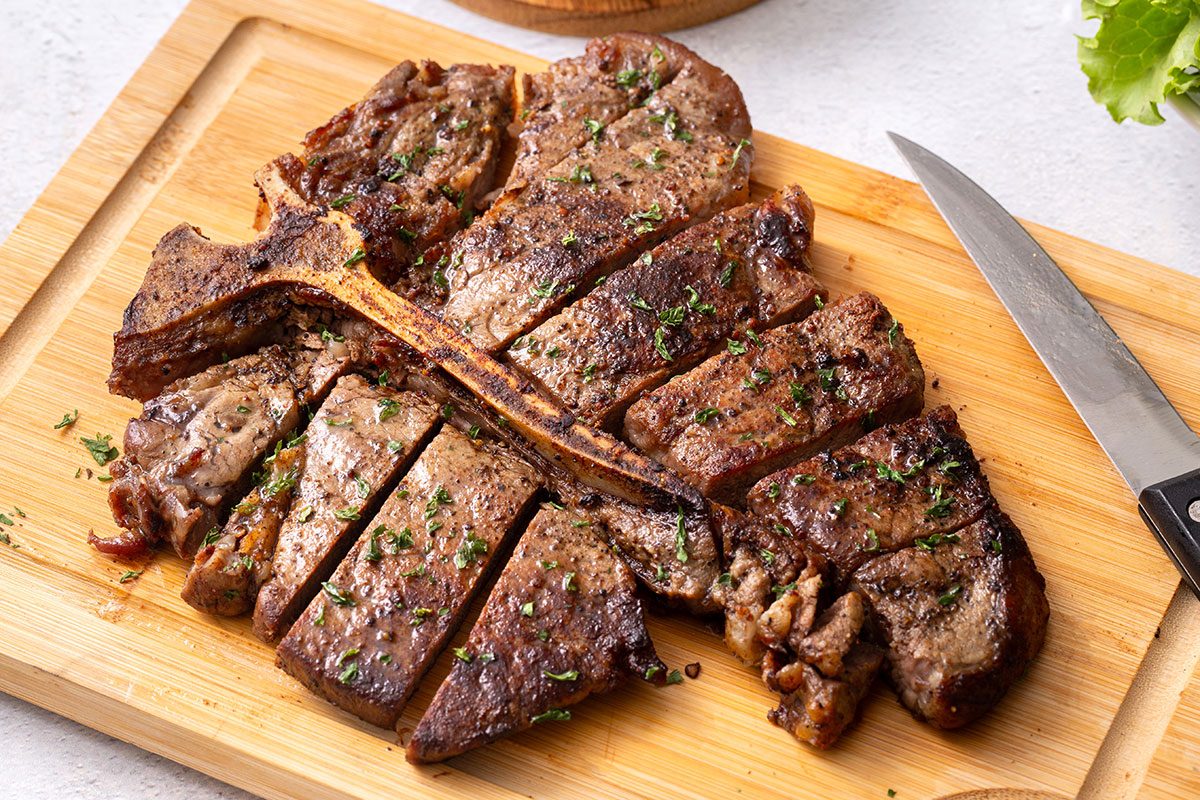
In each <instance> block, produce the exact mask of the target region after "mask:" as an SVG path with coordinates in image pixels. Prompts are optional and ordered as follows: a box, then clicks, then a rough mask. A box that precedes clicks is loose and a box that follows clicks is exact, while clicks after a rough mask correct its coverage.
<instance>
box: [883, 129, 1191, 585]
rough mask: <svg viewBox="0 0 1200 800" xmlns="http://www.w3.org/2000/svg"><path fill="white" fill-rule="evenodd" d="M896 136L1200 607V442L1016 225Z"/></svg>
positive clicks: (958, 176)
mask: <svg viewBox="0 0 1200 800" xmlns="http://www.w3.org/2000/svg"><path fill="white" fill-rule="evenodd" d="M888 136H889V137H890V138H891V140H892V143H893V144H894V145H895V146H896V149H897V150H898V151H899V152H900V155H901V157H902V158H903V159H904V160H905V161H906V162H907V163H908V165H909V167H910V168H911V169H912V171H913V173H914V174H915V175H916V176H917V180H918V181H919V182H920V184H921V186H922V188H923V189H924V190H925V193H926V194H928V195H929V199H930V200H932V201H933V204H934V206H935V207H936V208H937V210H938V212H939V213H940V214H941V215H942V217H943V218H944V219H945V220H946V223H947V224H948V225H949V226H950V230H951V231H953V233H954V235H955V236H956V237H957V238H958V240H959V242H961V243H962V246H963V248H964V249H965V250H966V251H967V255H969V256H970V257H971V260H972V261H974V262H975V265H976V266H978V267H979V270H980V272H982V273H983V276H984V278H985V279H986V280H987V282H988V284H989V285H990V286H991V287H992V290H993V291H995V293H996V295H997V296H998V297H999V298H1000V302H1001V303H1003V304H1004V307H1005V308H1006V309H1007V310H1008V312H1009V313H1010V314H1011V315H1012V317H1013V319H1014V320H1015V321H1016V323H1017V327H1018V328H1020V330H1021V332H1022V333H1023V334H1025V338H1026V339H1028V340H1029V343H1030V345H1032V346H1033V349H1034V351H1035V352H1036V353H1037V354H1038V356H1039V357H1040V358H1041V360H1042V363H1044V364H1045V365H1046V369H1047V370H1049V372H1050V374H1051V375H1052V376H1053V377H1054V379H1055V381H1057V382H1058V385H1059V386H1060V387H1061V388H1062V390H1063V393H1064V394H1066V396H1067V399H1068V400H1070V402H1071V404H1072V405H1073V406H1074V407H1075V410H1076V411H1077V412H1078V413H1079V416H1080V417H1081V418H1082V419H1083V421H1084V423H1085V424H1086V425H1087V427H1088V429H1089V430H1090V431H1091V432H1092V435H1093V436H1095V437H1096V440H1097V441H1098V442H1099V443H1100V446H1101V448H1103V450H1104V452H1105V454H1106V455H1107V456H1108V457H1109V458H1110V459H1111V460H1112V462H1113V464H1114V466H1116V468H1117V471H1118V472H1119V473H1120V474H1121V476H1122V477H1123V478H1124V479H1125V482H1126V483H1127V484H1129V488H1130V489H1131V490H1132V491H1133V494H1134V495H1135V496H1136V497H1137V498H1138V503H1139V510H1140V512H1141V515H1142V518H1143V520H1145V521H1146V524H1147V525H1148V526H1149V527H1150V529H1151V531H1152V532H1153V533H1154V534H1155V536H1156V537H1157V538H1158V540H1159V543H1160V544H1162V546H1163V549H1164V550H1165V551H1166V552H1167V554H1168V555H1169V556H1170V557H1171V559H1172V561H1174V562H1175V565H1176V567H1178V568H1179V571H1180V573H1181V574H1182V575H1183V577H1184V579H1185V580H1186V581H1187V582H1188V584H1189V585H1190V586H1191V588H1192V591H1193V592H1195V593H1196V594H1197V596H1198V597H1200V437H1198V436H1197V435H1196V434H1195V433H1194V432H1193V431H1192V430H1191V428H1189V427H1188V425H1187V423H1186V422H1184V420H1183V418H1182V417H1181V416H1180V415H1179V412H1178V411H1176V409H1175V407H1174V406H1172V405H1171V403H1170V401H1168V400H1167V398H1166V396H1164V395H1163V393H1162V390H1161V389H1160V388H1159V387H1158V384H1156V383H1155V382H1154V379H1153V378H1151V377H1150V376H1149V375H1148V374H1147V373H1146V370H1145V369H1144V368H1143V367H1142V365H1141V364H1140V363H1138V360H1137V359H1136V358H1135V357H1134V355H1133V354H1132V353H1131V352H1130V351H1129V348H1128V347H1126V346H1125V343H1124V342H1122V341H1121V339H1120V338H1119V337H1118V336H1117V334H1116V333H1115V332H1114V331H1113V329H1112V328H1111V327H1110V326H1109V324H1108V323H1107V322H1105V321H1104V318H1103V317H1101V316H1100V314H1099V313H1097V312H1096V309H1095V308H1093V306H1092V304H1091V303H1090V302H1089V301H1088V300H1087V298H1086V297H1084V296H1083V294H1082V293H1081V292H1080V291H1079V289H1078V288H1076V286H1075V284H1074V283H1072V282H1071V279H1070V278H1068V277H1067V275H1066V274H1065V273H1064V272H1063V271H1062V270H1061V269H1060V268H1059V266H1058V265H1057V264H1055V263H1054V259H1052V258H1051V257H1050V255H1049V254H1048V253H1047V252H1046V251H1045V250H1044V249H1042V247H1041V245H1039V244H1038V243H1037V242H1036V241H1035V240H1034V238H1033V237H1032V236H1030V235H1029V232H1028V231H1026V230H1025V228H1023V227H1022V226H1021V224H1020V223H1019V222H1017V221H1016V220H1015V219H1014V218H1013V217H1012V215H1010V214H1009V213H1008V212H1007V211H1005V210H1004V208H1003V207H1002V206H1001V205H1000V204H999V203H997V202H996V201H995V200H994V199H993V198H992V197H991V196H990V195H988V194H987V193H986V192H985V191H984V190H983V189H981V188H980V187H979V186H978V185H977V184H976V183H975V182H974V181H972V180H971V179H970V178H968V177H967V176H966V175H964V174H963V173H962V172H960V171H959V170H957V169H955V168H954V167H953V166H951V165H950V164H948V163H947V162H946V161H944V160H942V159H941V158H939V157H938V156H936V155H934V154H933V153H931V152H930V151H929V150H926V149H925V148H923V147H921V146H920V145H918V144H915V143H914V142H912V141H910V140H908V139H906V138H904V137H903V136H899V135H898V134H895V133H890V132H889V133H888Z"/></svg>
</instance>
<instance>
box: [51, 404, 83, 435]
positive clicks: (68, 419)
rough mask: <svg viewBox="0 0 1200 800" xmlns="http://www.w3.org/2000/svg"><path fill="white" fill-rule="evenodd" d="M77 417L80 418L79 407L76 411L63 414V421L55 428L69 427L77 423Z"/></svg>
mask: <svg viewBox="0 0 1200 800" xmlns="http://www.w3.org/2000/svg"><path fill="white" fill-rule="evenodd" d="M77 419H79V409H78V408H77V409H75V410H74V411H72V412H71V413H70V414H63V418H62V422H60V423H58V424H57V425H55V426H54V430H56V431H58V430H62V429H63V428H69V427H71V426H72V425H74V424H75V420H77Z"/></svg>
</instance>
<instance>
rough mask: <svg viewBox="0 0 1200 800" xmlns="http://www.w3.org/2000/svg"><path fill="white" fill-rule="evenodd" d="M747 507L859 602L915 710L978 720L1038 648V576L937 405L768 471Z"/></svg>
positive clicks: (1041, 612)
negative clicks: (830, 569) (793, 538)
mask: <svg viewBox="0 0 1200 800" xmlns="http://www.w3.org/2000/svg"><path fill="white" fill-rule="evenodd" d="M749 505H750V509H751V511H752V512H753V513H754V514H755V515H757V516H759V517H760V518H762V519H764V520H765V521H767V522H768V523H773V524H776V525H780V526H782V527H783V528H784V529H786V530H791V531H794V532H796V534H797V535H800V536H804V537H805V538H806V541H807V543H808V544H809V545H810V546H811V547H813V548H814V549H816V550H817V551H819V552H821V553H822V554H823V555H824V556H825V557H826V558H827V559H828V560H829V561H830V563H831V564H832V565H833V566H834V567H836V572H837V575H838V580H839V583H842V584H848V585H849V586H850V587H851V588H853V589H854V590H856V591H858V592H860V593H861V594H862V595H863V596H864V597H865V598H866V600H867V604H868V607H869V609H870V611H871V615H870V616H871V627H872V628H873V630H874V631H875V632H876V638H877V639H878V640H879V641H881V642H882V643H885V644H886V645H887V648H888V652H887V659H888V670H889V677H890V679H891V682H892V684H893V685H894V686H895V688H896V690H897V691H898V693H899V695H900V699H901V701H902V702H903V703H904V704H905V705H906V706H907V707H908V708H909V709H910V710H912V711H913V713H914V715H916V716H917V717H918V718H921V719H924V720H927V721H928V722H930V723H932V724H934V725H936V726H938V727H942V728H954V727H959V726H961V725H965V724H966V723H968V722H970V721H971V720H973V719H976V718H978V717H979V716H981V715H982V714H983V713H984V712H985V711H987V710H988V709H989V708H991V707H992V706H993V705H995V704H996V703H997V702H998V701H999V700H1000V698H1001V697H1003V695H1004V694H1005V692H1007V691H1008V689H1009V687H1010V686H1011V685H1012V684H1013V683H1014V682H1015V681H1016V680H1017V678H1019V677H1020V676H1021V674H1022V673H1023V672H1024V670H1025V669H1026V667H1028V665H1029V663H1030V662H1031V661H1032V659H1033V658H1034V656H1036V654H1037V652H1038V650H1039V649H1040V648H1041V644H1042V640H1043V638H1044V636H1045V628H1046V621H1047V618H1048V615H1049V606H1048V605H1047V602H1046V597H1045V591H1044V586H1045V581H1044V580H1043V578H1042V576H1041V575H1040V574H1039V573H1038V571H1037V567H1036V566H1035V565H1034V563H1033V560H1032V558H1031V556H1030V554H1029V550H1028V548H1027V547H1026V545H1025V542H1024V539H1023V538H1022V537H1021V534H1020V532H1019V531H1018V530H1017V528H1016V527H1015V526H1014V525H1013V524H1012V521H1011V520H1009V519H1008V517H1007V516H1005V515H1004V514H1002V513H1001V512H1000V510H999V508H998V507H997V504H996V500H995V498H994V497H993V496H992V493H991V489H990V487H989V486H988V482H987V478H986V477H985V476H984V475H983V474H982V472H981V471H980V468H979V463H978V461H976V459H975V455H974V453H973V452H972V450H971V447H970V445H969V444H967V441H966V439H965V438H964V436H963V432H962V429H961V428H960V427H959V425H958V420H957V418H956V417H955V414H954V412H953V410H951V409H950V408H949V407H947V406H942V407H940V408H936V409H933V410H931V411H929V412H927V413H926V414H925V415H924V416H922V417H919V418H917V419H913V420H909V421H908V422H906V423H904V424H902V425H889V426H886V427H884V428H881V429H879V430H877V431H875V432H874V433H872V434H871V435H869V436H866V437H864V438H863V439H861V440H860V441H858V442H856V443H855V444H853V445H851V446H849V447H845V448H842V449H840V450H837V451H835V452H833V453H826V454H822V455H821V456H818V457H817V458H814V459H812V460H810V461H807V462H804V463H801V464H797V465H796V466H794V467H792V468H791V469H788V470H784V471H782V472H779V473H776V474H775V475H771V476H770V477H768V478H765V479H764V480H763V481H761V482H760V483H759V484H758V485H757V486H755V487H754V489H753V490H752V491H751V493H750V497H749Z"/></svg>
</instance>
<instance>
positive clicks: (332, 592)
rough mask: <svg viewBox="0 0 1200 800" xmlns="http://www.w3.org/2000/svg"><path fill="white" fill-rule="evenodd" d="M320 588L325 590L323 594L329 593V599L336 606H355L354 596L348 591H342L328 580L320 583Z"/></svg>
mask: <svg viewBox="0 0 1200 800" xmlns="http://www.w3.org/2000/svg"><path fill="white" fill-rule="evenodd" d="M321 588H322V589H324V590H325V594H327V595H329V599H330V600H332V601H333V604H334V605H336V606H356V605H358V603H357V602H355V600H354V597H353V596H351V595H350V593H349V592H345V591H342V590H341V589H339V588H338V587H337V586H336V585H334V584H333V583H331V582H330V581H325V582H324V583H322V584H321Z"/></svg>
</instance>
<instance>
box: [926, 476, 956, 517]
mask: <svg viewBox="0 0 1200 800" xmlns="http://www.w3.org/2000/svg"><path fill="white" fill-rule="evenodd" d="M929 496H930V498H932V500H933V505H931V506H930V507H929V508H927V509H925V516H927V517H935V518H939V519H940V518H942V517H948V516H950V506H952V505H954V496H953V495H945V496H943V495H942V487H941V484H939V485H938V486H937V487H935V488H933V489H931V490H930V492H929Z"/></svg>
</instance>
